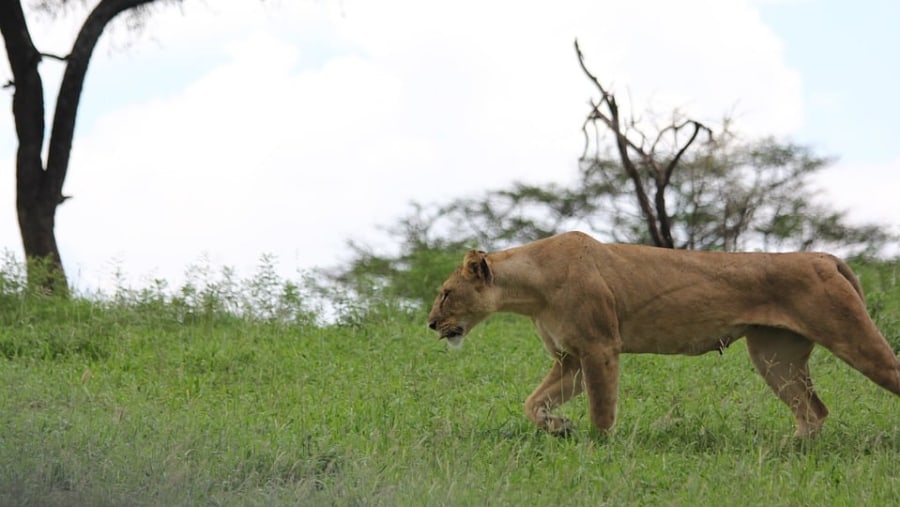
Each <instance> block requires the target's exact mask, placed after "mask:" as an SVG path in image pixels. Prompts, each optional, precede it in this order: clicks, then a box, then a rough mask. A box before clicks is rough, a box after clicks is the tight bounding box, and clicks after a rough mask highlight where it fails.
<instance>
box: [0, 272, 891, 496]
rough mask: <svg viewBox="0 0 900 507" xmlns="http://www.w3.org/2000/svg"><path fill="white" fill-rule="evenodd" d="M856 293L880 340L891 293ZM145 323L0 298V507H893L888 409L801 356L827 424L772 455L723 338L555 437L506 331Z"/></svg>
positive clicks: (758, 394)
mask: <svg viewBox="0 0 900 507" xmlns="http://www.w3.org/2000/svg"><path fill="white" fill-rule="evenodd" d="M863 279H864V281H866V283H867V285H868V286H869V289H870V292H872V293H873V296H872V297H874V298H875V299H877V300H878V301H879V303H878V304H879V305H880V307H879V310H878V312H879V319H880V320H881V321H883V322H885V323H887V324H888V325H891V326H892V325H893V323H896V322H897V321H898V320H900V318H898V316H900V293H898V291H897V290H896V284H895V283H894V282H893V281H895V280H896V277H894V278H892V279H890V280H893V281H891V282H890V283H887V285H886V286H885V287H886V288H885V287H882V286H881V285H878V284H880V283H882V281H883V280H884V277H878V276H873V277H868V278H867V277H866V276H864V277H863ZM876 279H877V280H876ZM879 280H880V281H879ZM873 284H874V285H875V288H874V289H873V288H872V287H873ZM891 284H893V285H891ZM165 315H166V314H165V313H164V312H163V313H155V312H154V311H153V309H152V308H148V309H144V310H137V309H134V308H118V309H102V308H99V307H98V306H96V305H91V304H87V303H84V302H78V301H75V302H69V303H61V304H46V303H21V302H17V301H15V300H5V301H4V308H3V313H2V319H3V326H2V328H0V352H2V353H3V354H5V355H6V356H7V358H6V359H0V385H3V386H6V388H5V389H2V390H0V505H8V504H31V505H84V504H91V505H104V504H108V505H160V504H173V503H174V504H197V503H200V504H216V505H272V504H276V505H279V504H280V505H294V504H298V503H299V504H313V505H318V504H321V505H331V504H337V505H357V504H365V505H422V504H425V505H482V504H492V505H557V504H569V505H604V504H610V505H623V504H640V505H647V504H663V505H695V504H719V505H721V504H731V505H892V504H893V505H897V504H898V503H900V470H898V468H897V465H898V464H900V417H898V416H900V400H898V399H897V398H896V397H895V396H893V395H891V394H890V393H887V392H886V391H883V390H881V389H879V388H878V387H876V386H875V385H874V384H872V383H871V382H869V381H868V380H867V379H865V378H864V377H862V375H860V374H859V373H857V372H856V371H854V370H852V369H850V368H849V367H847V366H846V365H844V364H843V363H841V362H839V361H838V360H836V359H835V358H834V357H833V356H831V355H830V354H829V353H828V352H827V351H824V350H821V349H819V350H817V351H816V352H815V353H814V356H813V360H812V370H813V375H814V379H815V380H816V383H817V387H818V389H819V391H820V394H821V396H822V398H823V399H824V401H825V403H826V404H827V405H828V406H829V408H830V409H831V411H832V416H831V418H830V419H829V421H828V422H827V423H826V427H825V431H824V433H823V435H822V436H821V437H820V438H819V439H817V440H816V441H814V442H812V443H806V444H798V443H797V442H794V441H793V440H792V439H791V438H790V434H791V432H792V430H793V428H792V421H791V417H790V415H789V412H788V410H787V409H786V407H784V406H783V405H781V404H780V402H778V401H777V399H776V398H775V397H774V396H773V395H772V394H771V393H770V392H769V391H768V390H767V388H766V387H765V386H764V384H763V382H762V380H761V379H760V378H759V377H758V375H756V373H755V372H754V371H753V369H752V367H751V365H750V363H749V360H748V359H747V357H746V354H745V353H744V345H743V342H740V343H738V344H736V345H733V346H732V347H731V348H730V349H729V350H728V351H727V352H726V353H725V354H724V355H723V356H720V355H718V354H708V355H705V356H701V357H693V358H685V357H664V356H626V357H625V358H624V361H623V377H622V384H621V391H620V406H619V420H618V422H617V426H616V431H615V432H614V434H613V435H612V436H610V437H605V436H601V435H599V434H597V433H595V432H594V431H593V430H592V429H591V427H590V422H589V420H588V418H587V416H586V402H585V400H584V398H583V397H582V398H580V399H578V400H576V401H575V402H573V403H571V404H570V405H568V406H566V407H564V409H563V410H562V412H563V413H564V414H565V415H567V416H569V417H571V418H572V419H573V420H574V421H575V423H576V425H577V427H578V431H577V432H576V434H575V435H574V436H573V437H572V438H568V439H559V438H554V437H551V436H548V435H546V434H544V433H541V432H539V431H537V430H535V429H534V428H533V427H532V425H531V424H530V423H529V422H528V421H527V420H526V419H525V417H524V416H523V415H522V411H521V404H522V401H523V400H524V398H525V397H526V396H527V395H528V393H529V392H530V390H531V389H532V388H533V387H534V386H535V385H536V384H537V383H538V382H539V381H540V379H541V378H542V376H543V374H544V373H545V370H546V369H547V368H548V367H549V360H548V359H547V358H546V356H545V355H544V354H543V352H542V351H541V349H540V345H539V342H538V340H537V339H536V338H535V337H534V335H533V333H532V331H531V330H530V328H529V325H528V323H527V321H525V320H524V319H520V318H515V317H511V316H499V317H495V318H493V319H491V320H490V321H488V322H487V323H485V324H483V325H482V326H481V327H479V328H478V329H477V330H476V331H475V332H474V333H473V335H472V336H470V338H469V339H468V340H467V343H466V345H465V347H464V348H463V349H462V350H459V351H448V350H446V349H445V347H444V346H443V344H441V343H438V342H436V341H435V340H434V338H433V336H431V335H430V334H429V333H427V332H426V331H427V330H426V329H425V326H424V324H423V323H422V322H410V321H408V320H406V319H405V318H403V317H391V316H388V317H385V318H382V319H380V320H375V321H372V322H370V323H368V324H367V325H365V326H364V327H327V328H319V327H315V326H304V325H296V326H284V325H276V324H266V323H259V322H246V321H241V320H235V319H222V318H217V319H206V320H204V319H200V320H196V321H188V322H186V323H185V322H178V321H176V320H173V319H171V318H167V317H165ZM898 332H900V329H897V328H894V327H892V328H891V331H889V333H892V336H893V337H894V338H896V336H895V335H896V334H897V333H898ZM886 333H887V332H886ZM895 343H896V342H895Z"/></svg>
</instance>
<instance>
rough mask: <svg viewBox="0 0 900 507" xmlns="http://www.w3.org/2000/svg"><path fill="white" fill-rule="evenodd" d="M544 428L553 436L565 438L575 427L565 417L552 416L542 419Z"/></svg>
mask: <svg viewBox="0 0 900 507" xmlns="http://www.w3.org/2000/svg"><path fill="white" fill-rule="evenodd" d="M544 428H546V430H547V431H548V432H550V433H551V434H553V435H558V436H566V435H568V434H569V433H571V432H572V430H573V429H574V428H575V426H574V425H573V424H572V421H570V420H568V419H566V418H565V417H557V416H555V415H552V416H548V417H547V418H546V419H544Z"/></svg>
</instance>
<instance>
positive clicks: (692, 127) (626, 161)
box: [575, 40, 712, 248]
mask: <svg viewBox="0 0 900 507" xmlns="http://www.w3.org/2000/svg"><path fill="white" fill-rule="evenodd" d="M575 53H576V54H577V55H578V63H579V65H580V66H581V70H583V71H584V73H585V75H586V76H587V77H588V79H590V80H591V82H592V83H593V84H594V86H595V87H596V88H597V90H598V91H599V92H600V99H599V101H593V100H592V101H591V102H590V105H591V112H590V113H589V114H588V116H587V118H586V119H585V121H584V124H583V125H582V131H583V132H584V136H585V147H584V153H583V154H582V157H581V158H582V161H583V160H585V159H586V158H587V155H588V148H589V139H590V136H589V134H588V127H589V126H592V127H593V128H594V129H595V130H599V129H601V128H602V129H606V130H608V131H609V132H611V133H612V135H613V136H614V138H615V148H616V151H617V152H618V155H619V159H620V161H621V164H622V169H623V170H624V171H625V174H626V176H627V177H628V179H629V180H630V181H631V183H632V184H633V186H634V194H635V198H636V199H637V201H638V207H639V208H640V211H641V214H642V215H643V218H644V222H645V223H646V225H647V233H648V235H649V238H650V241H652V243H653V244H654V245H656V246H660V247H665V248H675V242H674V240H673V239H672V221H671V216H670V215H669V211H668V210H667V208H666V188H667V187H668V186H669V183H670V182H671V180H672V173H673V172H674V171H675V169H676V168H677V167H678V163H679V162H680V161H681V159H682V156H683V155H684V154H685V152H686V151H687V150H688V148H690V147H691V145H692V144H693V143H694V141H695V140H696V139H697V137H698V136H699V134H700V133H701V132H705V133H706V134H707V137H708V138H709V139H710V140H711V139H712V131H711V130H710V129H709V128H708V127H706V126H705V125H703V124H702V123H700V122H698V121H696V120H684V121H681V122H673V123H672V124H670V125H667V126H666V127H664V128H662V129H660V130H659V131H658V132H657V133H656V135H655V136H653V138H652V140H651V138H650V137H648V136H647V135H646V134H644V133H643V132H641V131H640V130H639V129H638V128H637V126H636V121H634V119H633V118H627V119H623V118H622V116H621V112H620V111H619V104H618V103H617V102H616V97H615V96H614V95H613V94H612V93H610V92H609V91H607V89H606V88H605V87H604V86H603V85H602V84H600V81H599V80H598V79H597V77H596V76H594V75H593V74H592V73H591V72H590V71H589V70H588V69H587V66H586V65H585V63H584V55H583V54H582V52H581V48H580V47H579V46H578V41H577V40H576V41H575ZM598 124H599V125H598ZM685 130H687V131H688V132H689V134H688V136H687V140H686V141H680V140H679V134H681V133H682V132H683V131H685ZM667 139H671V144H666V140H667ZM645 177H646V178H647V180H648V182H652V184H653V187H654V188H653V189H652V191H653V192H654V194H653V199H652V201H651V199H650V196H649V194H648V188H647V186H648V185H646V184H645Z"/></svg>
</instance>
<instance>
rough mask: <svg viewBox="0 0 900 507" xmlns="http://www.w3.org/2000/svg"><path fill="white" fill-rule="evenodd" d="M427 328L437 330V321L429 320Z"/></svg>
mask: <svg viewBox="0 0 900 507" xmlns="http://www.w3.org/2000/svg"><path fill="white" fill-rule="evenodd" d="M428 327H430V328H431V329H437V319H432V320H429V321H428Z"/></svg>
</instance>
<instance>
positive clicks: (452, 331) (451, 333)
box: [438, 326, 463, 341]
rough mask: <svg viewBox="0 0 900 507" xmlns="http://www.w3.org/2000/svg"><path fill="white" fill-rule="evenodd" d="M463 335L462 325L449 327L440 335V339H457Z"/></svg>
mask: <svg viewBox="0 0 900 507" xmlns="http://www.w3.org/2000/svg"><path fill="white" fill-rule="evenodd" d="M462 335H463V328H462V327H459V326H457V327H451V328H449V329H445V330H444V331H442V332H441V334H440V335H439V336H438V340H448V341H456V339H457V338H459V337H461V336H462Z"/></svg>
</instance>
